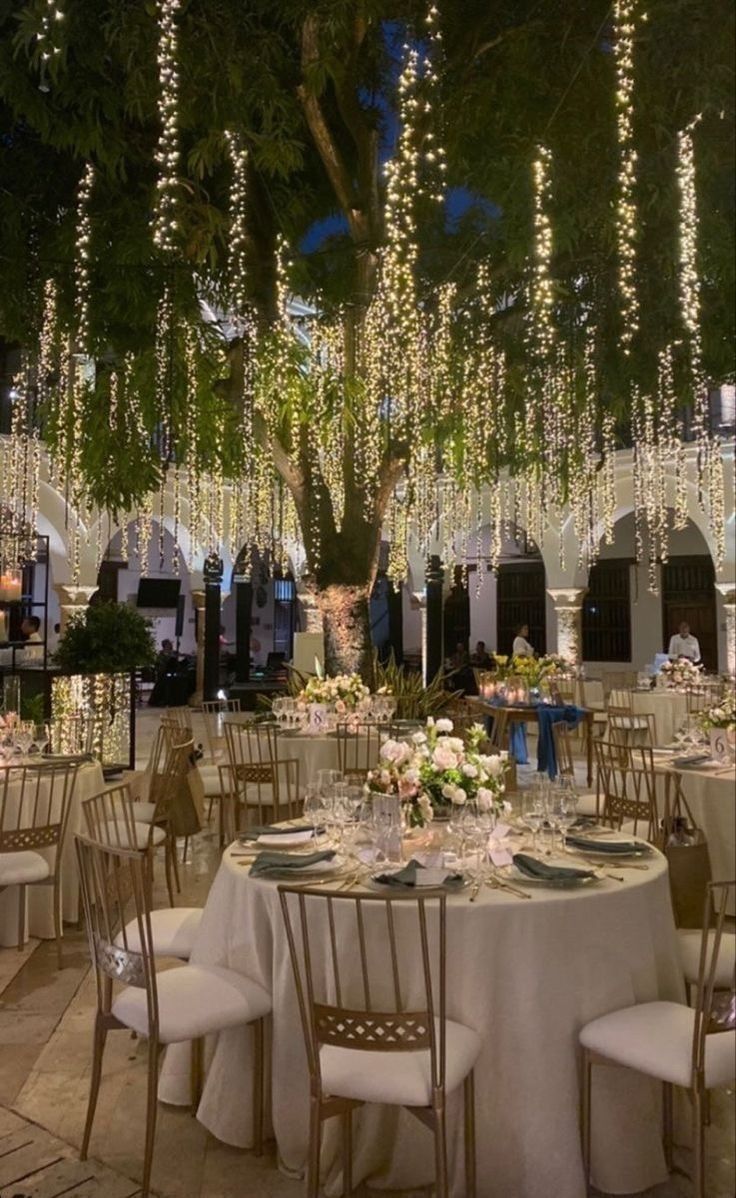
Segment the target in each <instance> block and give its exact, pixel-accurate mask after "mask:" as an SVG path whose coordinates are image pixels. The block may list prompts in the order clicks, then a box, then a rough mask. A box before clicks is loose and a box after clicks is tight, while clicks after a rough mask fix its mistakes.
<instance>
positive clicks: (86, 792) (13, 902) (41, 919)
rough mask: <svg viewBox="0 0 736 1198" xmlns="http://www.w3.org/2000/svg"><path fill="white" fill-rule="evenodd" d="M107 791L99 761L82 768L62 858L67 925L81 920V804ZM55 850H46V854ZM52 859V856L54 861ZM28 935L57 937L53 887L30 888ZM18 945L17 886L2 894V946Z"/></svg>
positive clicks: (63, 900) (63, 908)
mask: <svg viewBox="0 0 736 1198" xmlns="http://www.w3.org/2000/svg"><path fill="white" fill-rule="evenodd" d="M104 789H105V779H104V777H103V774H102V766H101V765H100V763H99V762H98V761H90V762H85V764H84V765H82V766H80V768H79V772H78V773H77V780H76V784H75V787H74V791H73V794H72V797H71V809H70V812H69V822H68V824H67V830H66V840H65V842H64V845H63V847H62V857H61V914H62V919H64V920H66V921H67V923H75V922H76V920H77V919H78V918H79V874H78V872H77V857H76V851H75V848H74V833H75V832H79V831H82V803H83V802H84V800H85V799H89V798H91V797H92V795H95V794H99V792H100V791H101V790H104ZM55 851H56V850H55V849H50V850H44V855H48V854H53V853H54V852H55ZM51 859H52V860H53V857H52V858H51ZM26 897H27V912H28V914H27V935H29V936H38V937H39V938H40V939H41V940H48V939H52V938H53V936H54V903H53V888H52V887H51V886H28V887H27V889H26ZM17 943H18V887H17V886H9V887H8V889H7V890H4V891H3V892H2V894H0V945H2V946H15V945H16V944H17Z"/></svg>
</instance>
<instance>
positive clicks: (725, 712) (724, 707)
mask: <svg viewBox="0 0 736 1198" xmlns="http://www.w3.org/2000/svg"><path fill="white" fill-rule="evenodd" d="M698 723H699V724H700V727H701V728H702V729H703V731H704V732H710V730H711V728H722V729H724V731H726V732H733V733H736V691H734V690H727V691H726V692H725V694H724V695H722V697H721V698H720V699H719V700H718V702H717V703H715V704H714V705H713V706H712V707H708V708H707V709H706V710H705V711H701V713H700V715H699V716H698Z"/></svg>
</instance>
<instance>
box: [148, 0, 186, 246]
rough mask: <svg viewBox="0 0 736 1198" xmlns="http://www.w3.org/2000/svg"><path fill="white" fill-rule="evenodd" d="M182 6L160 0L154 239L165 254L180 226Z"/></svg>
mask: <svg viewBox="0 0 736 1198" xmlns="http://www.w3.org/2000/svg"><path fill="white" fill-rule="evenodd" d="M180 8H181V0H159V4H158V28H159V35H158V56H157V61H158V81H159V98H158V113H159V120H160V123H161V129H160V132H159V137H158V145H157V147H156V164H157V167H158V182H157V194H156V204H155V211H154V222H153V240H154V243H155V245H156V246H157V247H158V249H160V250H161V251H163V253H165V254H173V252H174V251H175V249H176V242H177V228H178V224H177V207H178V187H179V183H178V174H179V63H178V31H177V23H176V19H177V16H178V14H179V10H180Z"/></svg>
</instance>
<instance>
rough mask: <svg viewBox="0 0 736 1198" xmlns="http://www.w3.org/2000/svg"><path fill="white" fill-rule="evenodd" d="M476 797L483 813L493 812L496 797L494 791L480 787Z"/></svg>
mask: <svg viewBox="0 0 736 1198" xmlns="http://www.w3.org/2000/svg"><path fill="white" fill-rule="evenodd" d="M475 797H476V802H477V804H478V806H479V807H480V809H481V811H491V810H492V809H493V801H494V795H493V791H492V790H487V789H486V787H485V786H479V787H478V793H477V795H476V796H475Z"/></svg>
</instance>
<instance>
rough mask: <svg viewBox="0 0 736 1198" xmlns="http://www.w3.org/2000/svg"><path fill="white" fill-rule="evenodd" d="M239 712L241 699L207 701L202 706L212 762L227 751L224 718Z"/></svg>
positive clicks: (205, 732)
mask: <svg viewBox="0 0 736 1198" xmlns="http://www.w3.org/2000/svg"><path fill="white" fill-rule="evenodd" d="M239 712H240V699H207V700H205V702H204V703H203V704H202V714H203V716H204V734H205V737H206V739H207V748H208V749H209V751H210V758H211V760H212V761H215V760H216V758H217V757H218V756H219V755H220V754H221V753H224V752H225V749H226V744H225V730H224V728H223V717H224V716H226V715H235V714H238V713H239Z"/></svg>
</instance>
